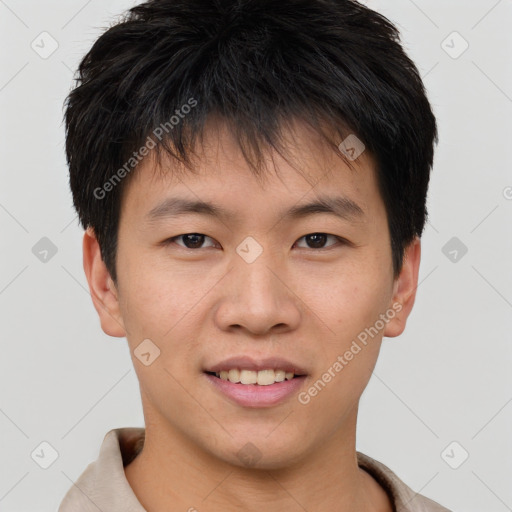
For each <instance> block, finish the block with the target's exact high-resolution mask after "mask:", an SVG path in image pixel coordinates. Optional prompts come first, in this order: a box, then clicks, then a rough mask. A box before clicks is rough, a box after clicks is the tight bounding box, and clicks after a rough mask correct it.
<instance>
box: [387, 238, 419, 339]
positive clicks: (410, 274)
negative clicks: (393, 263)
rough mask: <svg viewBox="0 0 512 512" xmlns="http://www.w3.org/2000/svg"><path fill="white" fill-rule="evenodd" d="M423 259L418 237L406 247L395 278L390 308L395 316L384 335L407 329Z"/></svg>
mask: <svg viewBox="0 0 512 512" xmlns="http://www.w3.org/2000/svg"><path fill="white" fill-rule="evenodd" d="M420 260H421V241H420V239H419V238H418V237H415V238H414V240H413V241H412V242H411V243H410V244H409V245H408V246H407V247H406V249H405V251H404V263H403V266H402V270H401V272H400V275H399V276H398V277H397V278H396V279H395V282H394V286H393V299H392V302H391V304H390V308H391V309H392V310H393V311H395V313H396V314H395V316H394V318H392V319H391V320H390V321H389V322H388V323H387V325H386V328H385V329H384V336H387V337H388V338H394V337H395V336H400V334H402V332H403V331H404V329H405V324H406V322H407V318H408V317H409V314H410V313H411V311H412V307H413V305H414V300H415V298H416V288H417V287H418V273H419V268H420Z"/></svg>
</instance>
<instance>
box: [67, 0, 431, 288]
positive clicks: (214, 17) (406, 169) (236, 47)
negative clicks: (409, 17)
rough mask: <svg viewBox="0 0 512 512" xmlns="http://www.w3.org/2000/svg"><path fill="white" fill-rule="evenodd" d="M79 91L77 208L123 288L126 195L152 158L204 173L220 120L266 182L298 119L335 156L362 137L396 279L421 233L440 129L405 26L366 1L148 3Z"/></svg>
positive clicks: (99, 45)
mask: <svg viewBox="0 0 512 512" xmlns="http://www.w3.org/2000/svg"><path fill="white" fill-rule="evenodd" d="M75 81H76V87H75V88H74V89H73V90H72V91H71V92H70V93H69V95H68V97H67V98H66V102H65V114H64V119H65V124H66V157H67V162H68V166H69V172H70V187H71V191H72V195H73V203H74V206H75V208H76V210H77V212H78V216H79V219H80V223H81V224H82V226H83V227H84V229H87V228H88V227H92V228H93V230H94V232H95V234H96V236H97V239H98V242H99V245H100V248H101V254H102V259H103V261H104V262H105V265H106V267H107V269H108V271H109V273H110V275H111V277H112V279H113V280H114V282H115V283H116V282H117V274H116V265H115V262H116V252H117V250H116V249H117V234H118V226H119V217H120V204H121V196H122V191H123V189H124V187H125V186H126V184H127V183H128V181H129V178H130V177H131V176H133V174H134V173H133V172H131V171H132V169H135V167H136V165H137V163H138V161H140V160H141V153H142V154H145V153H146V152H145V151H144V150H143V148H144V147H146V149H147V148H153V147H156V153H157V154H158V155H160V152H161V150H162V149H163V150H164V151H165V153H166V154H167V155H170V156H171V157H173V158H176V161H177V162H181V163H183V164H184V165H185V167H186V168H187V169H188V170H190V171H193V166H192V164H191V155H192V154H193V151H194V149H193V148H194V147H195V141H196V140H197V138H198V137H199V138H201V137H202V135H203V129H204V126H205V121H206V120H207V119H211V118H218V119H219V120H222V121H223V122H226V123H227V125H228V126H229V127H230V132H231V133H232V134H233V135H234V136H235V137H236V140H237V142H238V144H239V147H240V149H241V151H242V153H243V155H244V157H245V159H246V161H247V162H248V164H249V165H250V168H251V169H252V170H253V172H254V173H255V175H259V173H260V171H259V169H260V163H261V155H262V148H267V149H268V148H270V147H272V148H274V149H276V150H278V151H279V152H280V154H283V147H282V144H281V141H282V137H281V134H282V129H283V127H284V126H285V125H286V124H287V122H289V121H290V120H292V119H293V120H299V121H304V122H305V123H307V124H308V125H310V126H312V127H313V128H314V129H315V130H316V131H317V132H318V133H319V134H321V135H322V137H323V138H324V139H325V140H326V141H328V142H329V144H330V145H331V146H332V147H333V149H335V150H337V147H338V145H339V144H340V142H341V141H342V140H343V138H344V137H347V136H348V135H350V134H353V135H355V136H356V137H357V138H358V139H359V140H360V141H362V143H363V144H364V146H365V148H366V150H367V151H369V152H370V155H371V156H372V157H373V158H374V160H375V163H376V173H377V181H378V186H379V191H380V193H381V196H382V199H383V201H384V205H385V207H386V212H387V216H388V226H389V232H390V239H391V251H392V260H393V271H394V275H395V276H397V275H398V274H399V272H400V270H401V268H402V265H403V256H404V250H405V248H406V246H407V245H408V244H409V243H410V242H412V241H413V239H414V237H415V236H421V234H422V232H423V229H424V225H425V222H426V219H427V207H426V196H427V190H428V183H429V179H430V170H431V167H432V165H433V157H434V144H435V143H437V142H438V134H437V125H436V119H435V116H434V114H433V112H432V108H431V105H430V103H429V101H428V99H427V96H426V92H425V88H424V85H423V82H422V80H421V77H420V75H419V72H418V70H417V68H416V66H415V65H414V63H413V62H412V61H411V60H410V58H409V57H408V56H407V55H406V53H405V51H404V49H403V48H402V45H401V43H400V34H399V32H398V30H397V29H396V27H395V26H394V25H393V24H392V23H391V22H390V21H389V20H388V19H387V18H386V17H384V16H383V15H381V14H379V13H377V12H375V11H373V10H371V9H369V8H367V7H365V6H363V5H361V4H359V3H358V2H356V1H354V0H279V1H276V0H150V1H147V2H145V3H142V4H140V5H138V6H135V7H133V8H132V9H130V10H128V11H127V12H126V13H124V15H123V16H122V17H120V18H119V19H118V20H117V21H116V22H115V23H114V24H113V25H112V26H110V27H109V28H108V29H106V30H105V31H104V32H103V34H102V35H101V36H100V37H99V38H98V39H97V40H96V41H95V43H94V44H93V46H92V48H91V49H90V50H89V52H88V53H87V54H86V55H85V57H83V59H82V60H81V62H80V64H79V68H78V76H77V78H76V79H75ZM325 126H327V127H329V130H325V131H324V129H323V128H324V127H325ZM333 133H334V134H336V136H335V137H332V134H333ZM329 134H330V135H329ZM338 152H340V151H338ZM123 169H124V170H123Z"/></svg>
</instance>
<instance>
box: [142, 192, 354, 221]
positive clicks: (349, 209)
mask: <svg viewBox="0 0 512 512" xmlns="http://www.w3.org/2000/svg"><path fill="white" fill-rule="evenodd" d="M318 213H328V214H331V215H335V216H336V217H339V218H341V219H343V220H347V221H357V220H360V219H361V218H362V217H363V216H364V210H363V209H362V208H361V207H360V206H359V205H358V204H357V203H356V202H354V201H353V200H352V199H350V198H348V197H345V196H335V197H332V196H321V197H317V198H316V199H315V201H314V202H311V203H306V204H299V205H295V206H292V207H291V208H290V209H289V210H286V211H284V212H281V215H280V217H281V218H283V219H284V220H295V219H301V218H304V217H307V216H309V215H313V214H318ZM188 214H199V215H204V216H208V217H214V218H218V219H223V220H229V219H236V218H237V217H238V216H237V215H236V214H235V213H234V212H231V211H229V210H226V209H225V208H223V207H222V206H219V205H215V204H213V203H210V202H206V201H194V200H192V201H191V200H188V199H183V198H177V197H170V198H167V199H164V200H163V201H162V202H161V203H159V204H158V205H156V206H155V207H154V208H153V209H151V210H150V211H149V212H148V213H147V215H146V220H147V221H148V222H150V223H154V222H158V221H160V220H162V219H167V218H176V217H179V216H184V215H188Z"/></svg>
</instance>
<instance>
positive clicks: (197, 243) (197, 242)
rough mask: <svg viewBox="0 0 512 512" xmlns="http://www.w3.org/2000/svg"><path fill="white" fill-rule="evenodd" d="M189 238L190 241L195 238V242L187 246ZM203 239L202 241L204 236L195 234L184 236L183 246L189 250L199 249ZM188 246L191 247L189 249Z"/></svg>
mask: <svg viewBox="0 0 512 512" xmlns="http://www.w3.org/2000/svg"><path fill="white" fill-rule="evenodd" d="M191 238H192V239H194V238H195V242H194V241H192V244H189V243H188V242H189V241H190V239H191ZM203 239H204V235H198V234H196V233H191V234H189V235H184V242H185V245H186V246H187V247H188V248H189V249H196V248H197V247H201V244H202V243H203ZM190 245H192V247H190Z"/></svg>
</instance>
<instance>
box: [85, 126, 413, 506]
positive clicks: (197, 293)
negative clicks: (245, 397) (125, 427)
mask: <svg viewBox="0 0 512 512" xmlns="http://www.w3.org/2000/svg"><path fill="white" fill-rule="evenodd" d="M206 133H207V135H206V138H205V141H204V144H203V146H202V149H201V152H199V156H198V163H197V168H198V170H199V174H198V175H193V174H189V175H187V176H185V177H181V178H177V177H175V176H173V175H172V173H171V169H172V166H175V165H176V163H175V162H174V163H172V162H168V164H167V166H168V168H169V172H167V173H164V175H163V176H160V175H159V174H157V173H155V165H156V164H155V161H154V160H153V159H152V158H147V159H146V160H145V161H144V162H143V163H141V164H140V165H139V167H138V168H137V171H136V174H134V176H133V177H132V180H131V181H130V183H129V184H128V187H127V188H126V190H125V192H124V195H123V200H122V206H121V217H120V227H119V244H118V254H117V272H118V282H117V286H116V285H115V284H114V283H113V281H112V279H111V278H110V276H109V274H108V271H107V269H106V267H105V265H104V263H103V261H102V259H101V254H100V250H99V246H98V243H97V241H96V238H95V236H94V232H93V231H92V230H91V229H88V230H87V231H86V233H85V235H84V240H83V254H84V269H85V273H86V276H87V280H88V282H89V287H90V291H91V296H92V299H93V302H94V305H95V307H96V310H97V311H98V314H99V317H100V321H101V326H102V329H103V330H104V331H105V333H107V334H109V335H111V336H115V337H126V338H127V340H128V344H129V347H130V352H131V355H132V360H133V364H134V367H135V370H136V372H137V376H138V379H139V382H140V390H141V398H142V404H143V410H144V416H145V423H146V441H145V446H144V449H143V450H142V452H141V453H140V454H139V456H138V457H137V458H136V459H135V460H134V461H133V462H132V463H131V464H129V465H128V466H127V467H126V468H125V474H126V477H127V479H128V482H129V483H130V485H131V487H132V489H133V490H134V493H135V494H136V496H137V498H138V499H139V501H140V502H141V503H142V505H143V506H144V507H145V508H146V510H148V511H149V512H157V511H158V512H159V511H164V510H166V511H169V510H170V511H178V510H180V511H184V510H189V509H191V508H192V507H194V508H195V509H196V510H198V511H200V512H203V511H208V512H220V511H224V512H225V511H228V512H230V511H235V510H246V511H260V510H266V511H268V512H274V511H275V512H277V511H279V512H281V511H282V510H287V511H303V510H307V511H309V512H314V511H322V510H339V511H351V512H353V511H356V512H357V511H361V512H362V511H365V512H367V511H379V512H384V511H391V510H392V506H391V503H390V500H389V498H388V496H387V494H386V493H385V491H384V490H383V489H382V488H381V487H380V485H379V484H378V483H377V482H376V481H375V480H374V479H373V478H372V477H371V476H370V475H369V474H368V473H366V472H365V471H363V470H362V469H361V468H359V467H358V465H357V459H356V450H355V441H356V420H357V409H358V403H359V399H360V397H361V394H362V392H363V391H364V389H365V387H366V385H367V384H368V381H369V379H370V377H371V374H372V371H373V369H374V366H375V364H376V361H377V357H378V354H379V350H380V346H381V342H382V338H383V336H386V337H394V336H398V335H399V334H401V333H402V332H403V330H404V328H405V325H406V320H407V317H408V315H409V313H410V311H411V309H412V307H413V304H414V299H415V292H416V287H417V284H418V270H419V264H420V252H421V249H420V240H419V239H418V238H416V239H415V240H414V241H413V242H412V243H411V244H410V245H409V246H408V247H407V249H406V253H405V260H404V265H403V268H402V271H401V273H400V275H399V276H397V277H396V279H395V278H394V277H393V273H392V259H391V246H390V238H389V231H388V227H387V220H386V211H385V207H384V204H383V201H382V198H381V196H380V194H379V192H378V189H377V184H376V176H375V171H374V165H373V160H372V159H371V157H370V155H369V154H368V153H367V152H365V153H363V154H362V155H361V156H360V157H359V158H358V159H357V160H356V161H355V162H353V165H354V170H351V169H349V167H348V166H347V165H346V164H345V163H344V162H343V160H342V159H341V158H340V156H339V154H336V153H335V152H334V151H332V150H331V149H329V148H327V147H326V146H325V145H323V144H322V142H321V141H320V139H318V138H317V137H316V136H315V134H314V133H313V132H312V131H311V130H310V129H309V128H306V127H305V126H303V125H301V124H296V125H294V128H293V129H292V128H290V130H289V131H288V132H287V133H288V135H290V137H289V139H287V140H288V141H289V144H290V146H289V148H290V152H289V154H291V155H292V156H293V162H295V164H294V165H295V166H297V165H300V169H301V170H302V171H303V172H306V173H307V176H308V177H309V178H311V179H312V180H313V181H312V183H314V186H312V185H311V183H310V182H308V181H307V180H306V179H305V178H304V177H302V176H301V175H300V173H298V172H297V170H296V169H295V168H294V167H292V166H291V165H290V164H289V163H288V162H287V161H285V160H284V159H283V158H281V157H280V156H279V155H278V154H277V153H275V152H274V153H270V152H268V153H267V163H268V164H269V169H270V171H271V172H270V173H268V177H267V180H266V181H265V182H264V183H263V182H262V181H259V180H258V179H257V178H256V177H255V176H254V175H253V174H251V172H250V170H249V167H248V164H247V163H246V161H245V160H244V158H243V156H242V155H241V153H240V151H239V149H238V147H237V146H236V144H235V142H234V141H233V140H232V138H231V136H230V134H229V132H228V130H227V129H226V128H225V127H224V126H223V125H216V126H215V127H214V129H212V130H207V132H206ZM162 165H166V164H165V163H163V164H162ZM274 166H275V167H274ZM275 170H277V171H278V173H279V174H278V175H277V174H276V172H275ZM272 171H274V172H272ZM333 192H337V193H343V194H344V195H345V196H347V197H349V198H350V199H352V200H353V201H355V202H356V203H357V204H359V205H360V206H361V208H362V209H363V211H364V216H363V217H361V218H359V219H357V220H354V221H351V222H349V221H348V220H345V219H340V218H337V217H335V216H333V215H332V214H327V213H321V214H313V215H310V216H308V217H306V218H303V219H299V220H293V221H285V220H284V219H283V217H282V215H281V214H280V212H281V211H283V210H285V209H288V208H290V207H291V206H294V205H296V204H299V203H300V204H302V203H305V202H309V201H310V200H312V199H315V198H316V196H317V195H321V194H331V195H332V193H333ZM169 196H173V197H175V196H178V197H186V198H190V199H201V200H207V201H211V202H214V203H217V204H220V205H222V206H224V207H225V208H228V209H230V210H232V211H233V212H236V214H237V215H238V218H237V219H236V220H235V219H234V218H231V219H228V220H226V221H224V222H221V221H220V220H218V219H214V218H208V217H202V216H199V215H194V214H189V215H187V216H184V217H180V218H175V219H173V218H167V219H162V220H160V221H159V222H158V223H153V224H151V223H148V222H147V221H146V220H145V216H146V214H147V213H148V212H149V211H150V210H151V209H152V208H153V207H154V206H155V205H156V204H158V203H159V202H160V201H161V200H163V199H164V198H166V197H169ZM187 233H201V234H204V235H206V237H205V238H204V241H203V243H202V245H201V242H199V243H197V241H196V243H197V245H196V247H199V248H192V249H186V245H185V244H186V243H187V240H186V239H185V240H184V239H183V238H178V239H176V240H175V241H174V244H171V245H168V246H164V245H162V242H163V241H164V240H166V239H168V238H170V237H177V236H178V235H183V234H187ZM313 233H326V234H329V235H334V237H333V236H329V237H327V238H325V239H324V241H323V242H317V245H315V243H314V240H313V243H312V242H311V240H309V242H308V237H306V235H310V234H313ZM247 236H252V237H253V238H254V239H255V240H257V242H258V243H259V244H260V245H261V246H262V247H263V252H262V254H261V255H260V256H259V257H258V258H257V259H256V261H254V262H253V263H251V264H249V263H247V262H246V261H245V260H244V259H242V258H241V257H240V256H239V255H238V254H237V252H236V248H237V246H238V245H239V244H240V243H241V242H242V241H243V240H244V239H245V238H246V237H247ZM335 236H339V237H342V238H344V239H346V240H347V243H340V242H339V241H338V240H337V239H336V238H335ZM189 242H190V240H189ZM192 242H193V240H192ZM322 244H323V245H322ZM189 247H194V246H193V245H190V243H189ZM194 251H195V252H194ZM393 304H395V305H396V304H400V305H401V310H400V312H399V313H397V314H396V315H395V316H394V318H393V319H391V320H389V321H388V322H387V323H386V324H385V328H384V329H381V330H380V331H379V333H378V335H376V336H375V337H374V338H373V339H370V341H369V342H368V344H367V345H366V346H365V347H364V348H363V349H362V350H361V351H360V352H359V353H358V354H357V355H356V356H354V358H353V359H352V360H351V361H350V362H349V363H348V364H347V365H346V366H345V367H344V368H343V370H342V371H341V372H339V373H337V374H336V377H335V378H333V379H332V380H331V381H330V382H329V383H328V384H327V385H326V386H325V387H324V388H323V389H322V390H321V392H319V393H318V394H317V395H316V396H314V397H312V398H311V400H310V401H309V403H307V404H305V405H303V404H301V403H299V401H298V400H297V396H296V395H295V396H292V397H291V398H289V399H287V400H286V401H285V402H284V403H282V404H280V405H276V406H273V407H266V408H250V407H242V406H239V405H236V404H234V403H232V402H231V401H229V400H228V399H227V398H226V397H224V396H223V395H221V394H220V393H219V392H218V391H216V390H215V389H214V388H213V387H212V386H211V384H210V382H208V381H207V379H206V378H205V376H204V374H203V372H202V370H203V368H205V367H206V366H207V365H211V364H213V363H216V362H218V361H221V360H223V359H225V358H227V357H231V356H233V355H240V354H250V355H253V356H254V357H255V358H260V357H267V356H281V357H284V358H292V359H293V360H294V361H295V362H297V363H299V364H301V365H302V366H304V367H305V368H306V369H307V372H308V377H307V378H306V382H305V383H304V387H303V388H302V389H301V391H303V390H307V389H308V388H309V387H310V386H311V385H312V383H313V382H315V381H317V380H318V379H319V378H321V376H322V374H324V373H325V372H326V371H327V370H328V368H329V367H332V366H333V363H334V362H335V361H336V360H337V357H338V356H339V355H343V354H344V353H345V352H346V351H347V350H348V349H349V348H350V346H351V344H352V342H353V340H355V339H356V338H357V335H358V334H359V333H360V332H362V331H364V329H365V328H368V327H370V326H373V325H374V324H375V322H376V320H377V319H378V318H379V315H380V314H383V313H385V312H386V311H388V310H390V308H391V309H392V306H393ZM147 338H149V339H151V340H152V342H153V343H154V344H155V345H156V346H158V348H159V349H160V351H161V352H160V356H159V357H158V358H157V359H155V360H154V362H153V363H152V364H150V365H149V366H145V365H144V364H142V363H141V362H140V361H139V360H138V358H137V357H135V356H134V350H135V349H136V348H137V346H138V345H139V344H140V343H141V342H142V340H144V339H147ZM249 442H250V443H252V444H254V445H255V446H256V447H257V449H258V450H259V453H260V455H261V457H260V459H259V460H258V461H257V462H256V464H255V465H254V466H252V467H248V466H247V465H244V463H243V461H242V460H240V459H239V458H238V456H237V452H238V451H239V450H240V449H241V448H242V447H243V446H244V445H246V443H249ZM192 510H193V509H192Z"/></svg>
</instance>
